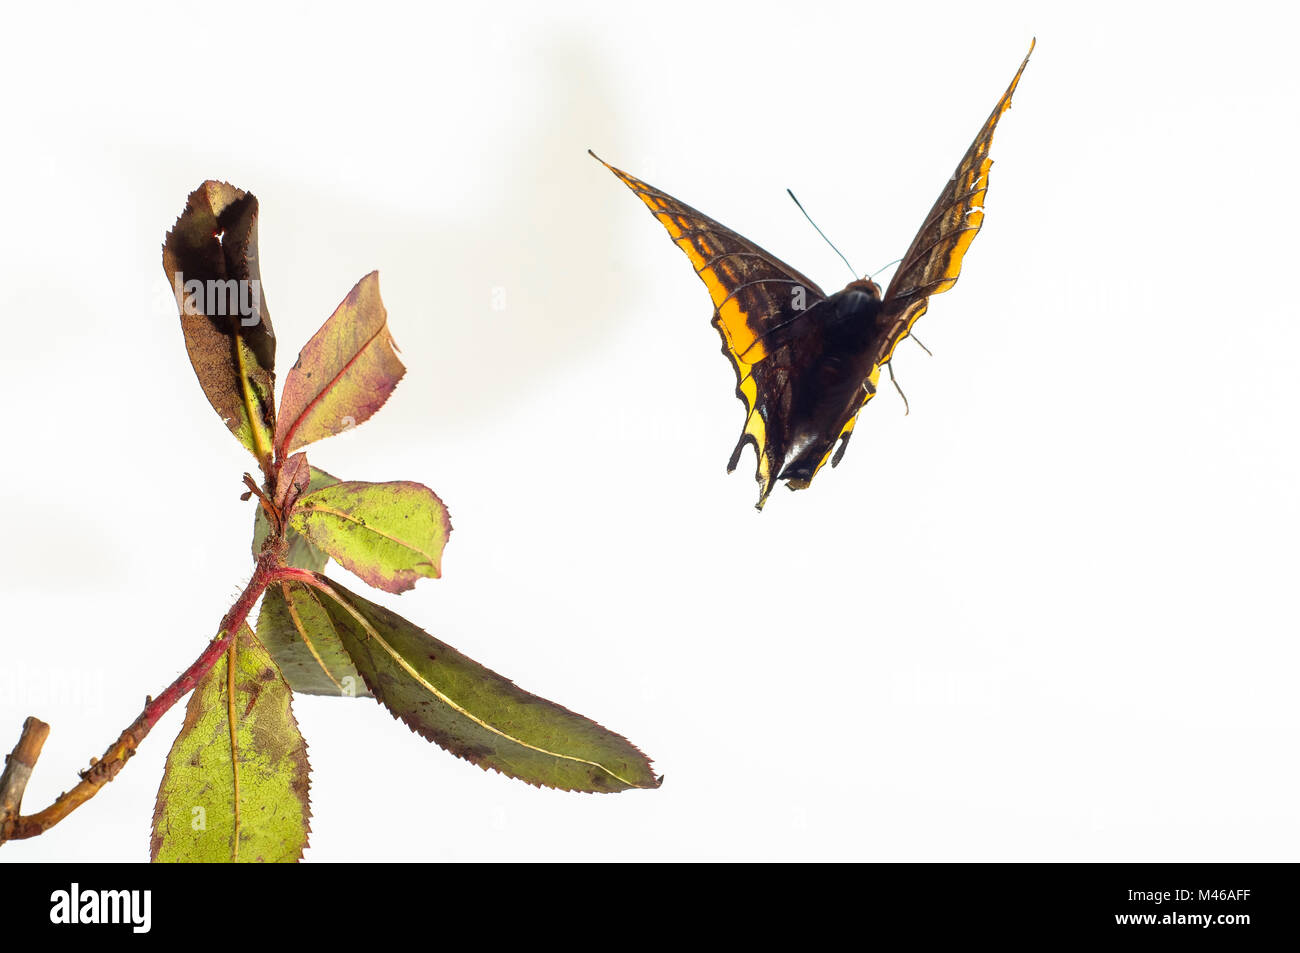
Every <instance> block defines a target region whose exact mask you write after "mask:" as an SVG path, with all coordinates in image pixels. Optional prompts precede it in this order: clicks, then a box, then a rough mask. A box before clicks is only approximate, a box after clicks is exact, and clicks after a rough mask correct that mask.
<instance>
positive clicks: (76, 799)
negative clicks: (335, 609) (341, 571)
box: [0, 551, 315, 844]
mask: <svg viewBox="0 0 1300 953" xmlns="http://www.w3.org/2000/svg"><path fill="white" fill-rule="evenodd" d="M304 577H310V578H312V579H314V578H315V577H314V576H312V574H310V573H306V572H304V571H303V570H300V569H292V568H289V567H286V566H281V565H278V554H277V553H274V552H269V551H268V552H266V553H265V554H263V555H262V556H261V557H260V558H259V559H258V561H257V566H256V568H254V570H253V578H252V579H250V580H249V582H248V585H247V586H246V587H245V588H244V591H243V592H242V593H240V595H239V598H238V599H237V600H236V601H235V604H234V605H233V606H231V607H230V611H229V612H227V613H226V614H225V616H224V617H223V618H222V620H221V627H220V629H219V630H218V632H217V636H216V638H214V639H213V640H212V641H211V642H209V643H208V646H207V648H205V649H204V650H203V653H202V654H201V655H199V657H198V658H197V659H195V660H194V663H193V664H192V665H190V667H189V668H187V669H186V670H185V671H184V672H182V673H181V675H180V677H179V678H177V679H176V681H174V682H172V683H171V684H170V685H168V686H167V688H165V689H164V690H163V692H162V694H160V695H159V696H158V697H157V698H146V699H145V705H144V710H143V711H141V712H140V715H139V717H137V718H136V719H135V721H133V722H131V724H130V725H128V726H127V727H126V729H125V730H124V731H123V732H122V733H121V734H120V735H119V736H118V737H117V740H116V741H114V742H113V743H112V744H111V745H109V746H108V749H107V750H106V751H105V752H104V755H103V757H101V758H100V759H99V760H97V761H92V762H91V766H90V768H89V769H88V770H86V771H84V772H82V775H81V783H80V784H78V785H77V786H76V787H74V788H73V789H72V790H70V791H67V792H65V793H63V794H60V795H59V797H58V798H56V799H55V801H54V803H53V804H51V805H50V806H49V807H47V808H45V809H44V810H42V811H39V812H38V813H36V814H29V815H22V814H19V813H18V810H19V807H20V805H21V802H22V794H23V788H25V787H26V783H27V778H28V777H29V776H30V775H31V769H32V767H33V766H34V765H35V763H36V757H37V756H39V754H40V744H39V743H35V744H33V740H34V739H33V737H32V735H33V732H35V733H37V734H39V735H40V741H43V740H44V734H43V733H41V732H40V731H39V727H45V726H44V725H43V723H42V722H40V721H38V720H37V719H35V718H29V719H28V720H27V722H26V723H25V724H24V732H23V738H22V739H20V741H19V744H18V746H17V747H16V748H15V749H14V753H13V755H11V756H10V757H9V759H8V760H9V762H10V766H11V767H14V770H13V771H11V770H9V769H8V768H6V770H5V773H4V782H3V787H4V791H3V794H4V798H3V804H0V810H2V811H3V813H0V844H3V843H4V842H5V841H7V840H23V839H25V838H28V837H35V836H37V835H38V834H43V833H44V832H45V831H47V830H49V829H50V828H51V827H53V826H54V825H55V824H57V823H58V822H59V821H61V820H63V819H64V818H65V817H67V816H68V815H69V814H71V813H72V812H73V811H74V810H76V809H77V808H78V807H80V806H81V805H82V804H84V803H85V802H86V801H89V800H90V799H91V798H92V797H94V796H95V795H96V794H97V793H98V792H99V789H100V788H102V787H103V786H104V785H105V784H107V783H108V782H109V781H112V780H113V778H115V777H117V773H118V772H119V771H121V770H122V766H123V765H125V764H126V762H127V761H128V760H130V758H131V756H132V755H134V754H135V751H136V748H138V747H139V746H140V743H141V742H142V741H144V739H145V737H146V736H147V735H148V734H149V731H150V730H151V729H152V728H153V726H154V725H156V724H157V723H158V721H159V719H161V718H162V716H163V715H165V714H167V712H168V711H169V710H170V709H171V707H172V706H173V705H175V704H176V703H177V702H178V701H180V700H181V699H182V698H184V697H185V696H186V695H187V694H189V693H190V691H192V690H193V688H194V686H195V685H197V684H198V682H199V680H200V679H201V678H203V676H204V675H206V674H207V673H208V672H209V671H210V670H211V669H212V666H214V665H216V664H217V660H218V659H220V658H221V656H222V655H224V654H225V653H226V651H227V650H228V649H229V640H230V636H231V635H233V634H234V633H236V632H238V631H239V628H240V626H242V625H243V624H244V622H245V621H246V620H247V618H248V614H249V612H251V611H252V608H253V605H254V603H256V602H257V600H258V597H259V596H261V595H262V592H263V591H264V590H265V589H266V587H267V586H269V585H271V584H272V583H274V582H277V581H279V580H282V579H286V580H287V579H298V580H300V581H306V580H305V578H304ZM33 723H34V724H33ZM37 726H39V727H37ZM45 730H46V731H48V728H46V729H45ZM33 749H34V750H33Z"/></svg>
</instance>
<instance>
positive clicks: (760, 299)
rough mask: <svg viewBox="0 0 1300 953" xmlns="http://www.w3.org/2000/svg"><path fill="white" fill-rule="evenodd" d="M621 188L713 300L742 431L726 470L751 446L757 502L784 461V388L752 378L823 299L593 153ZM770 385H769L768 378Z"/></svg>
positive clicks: (748, 246)
mask: <svg viewBox="0 0 1300 953" xmlns="http://www.w3.org/2000/svg"><path fill="white" fill-rule="evenodd" d="M591 156H592V158H594V159H596V160H597V161H598V162H600V163H601V164H602V165H604V166H605V168H607V169H609V170H610V171H611V172H613V173H614V174H615V175H616V176H618V177H619V178H620V179H622V180H623V183H624V184H625V185H626V186H627V187H628V188H629V189H631V190H632V191H633V192H634V193H635V194H636V196H637V198H639V199H641V201H642V202H644V203H645V204H646V206H647V207H648V208H649V209H650V211H651V212H652V213H653V214H654V216H655V218H657V219H658V220H659V223H660V224H661V225H663V227H664V228H666V229H667V230H668V234H669V235H670V236H671V237H672V239H673V241H674V242H675V243H676V244H677V247H678V248H680V249H681V250H682V251H683V252H685V253H686V257H687V258H689V259H690V260H691V264H692V265H693V266H694V268H695V273H696V274H697V275H699V277H700V280H701V281H703V282H704V284H705V287H707V288H708V289H709V295H710V297H712V299H713V326H714V327H715V328H717V329H718V333H719V334H721V335H722V352H723V353H724V354H726V355H727V357H728V359H729V360H730V361H731V366H732V367H733V368H734V369H735V371H736V396H737V397H739V398H740V399H741V400H742V401H743V402H744V404H745V413H746V416H745V427H744V430H743V431H742V432H741V435H740V441H739V442H738V443H737V444H736V451H735V453H733V454H732V457H731V461H730V463H729V465H728V467H727V469H728V471H730V470H733V469H735V467H736V463H737V462H738V460H739V457H740V451H741V449H742V448H743V447H744V445H745V444H746V443H752V444H753V445H754V449H755V451H756V452H757V454H758V472H757V474H756V476H757V479H758V482H759V484H760V485H761V487H762V490H761V494H762V497H763V498H766V497H767V494H768V492H769V491H770V490H771V487H772V483H773V482H774V480H775V478H776V474H777V473H778V472H779V471H780V467H781V463H782V462H783V460H784V457H785V449H786V448H785V447H784V446H783V444H784V440H783V438H782V437H781V436H780V433H779V432H778V431H779V429H780V421H778V420H776V419H775V416H774V415H773V414H772V413H771V412H770V410H771V408H772V406H773V404H774V401H775V400H776V399H777V397H778V395H776V394H774V393H769V392H770V391H772V390H773V389H774V387H773V386H772V385H775V386H776V387H777V388H779V387H780V386H782V384H783V382H784V380H785V378H784V377H782V376H781V375H779V374H776V375H767V374H766V373H765V372H764V371H759V372H758V373H757V374H756V373H755V367H756V366H760V365H763V362H764V361H765V360H766V359H767V358H768V356H769V354H770V353H772V352H774V351H780V350H783V349H784V348H785V347H786V346H787V344H788V342H789V341H790V339H791V338H792V337H793V336H794V329H795V328H796V326H798V325H802V324H803V322H802V321H801V320H800V319H801V318H803V317H804V316H805V315H806V314H807V312H808V311H809V310H811V309H812V308H813V307H814V306H816V305H818V304H819V303H821V302H823V301H825V300H826V294H825V292H823V291H822V290H821V289H820V288H818V287H817V285H815V284H814V283H813V282H811V281H809V280H808V279H807V278H805V277H804V276H803V275H801V274H800V273H799V272H797V271H795V270H794V269H793V268H791V267H790V266H789V265H787V264H785V263H784V262H782V261H781V260H780V259H779V258H777V257H776V256H775V255H772V254H770V253H769V252H766V251H764V250H763V249H762V248H760V247H759V246H757V245H755V244H754V243H753V242H751V241H749V240H748V239H746V238H744V237H742V236H740V235H738V234H736V233H735V232H733V231H732V230H731V229H729V228H727V227H726V226H725V225H722V224H720V223H718V222H716V221H714V220H713V219H711V218H709V217H708V216H707V215H704V214H702V213H701V212H698V211H696V210H695V209H693V208H691V207H690V206H689V205H687V204H685V203H684V202H679V201H677V199H675V198H673V197H672V196H671V195H668V194H667V193H666V192H661V191H660V190H659V189H656V188H654V187H653V186H650V185H647V184H646V183H645V182H642V181H641V180H640V179H638V178H636V177H634V176H631V175H628V174H627V173H626V172H623V171H621V170H619V169H616V168H614V167H613V166H612V165H610V164H609V163H608V162H605V160H603V159H601V158H600V156H598V155H596V153H594V152H592V153H591ZM769 376H770V377H773V378H774V379H773V381H772V382H771V385H769V383H768V381H767V377H769Z"/></svg>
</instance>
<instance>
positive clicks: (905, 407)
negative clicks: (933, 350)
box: [885, 341, 925, 417]
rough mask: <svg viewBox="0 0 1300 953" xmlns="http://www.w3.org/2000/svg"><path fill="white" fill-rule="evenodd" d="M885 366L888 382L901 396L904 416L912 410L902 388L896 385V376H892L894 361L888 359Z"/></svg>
mask: <svg viewBox="0 0 1300 953" xmlns="http://www.w3.org/2000/svg"><path fill="white" fill-rule="evenodd" d="M917 343H918V344H919V343H920V342H919V341H918V342H917ZM921 346H922V347H924V346H925V345H924V344H922V345H921ZM885 366H886V367H887V368H889V381H890V383H891V384H893V385H894V390H896V391H898V396H899V397H901V398H903V416H904V417H906V416H907V415H908V414H910V413H911V412H912V408H911V407H910V406H909V405H908V403H907V395H906V394H904V393H903V388H902V387H900V386H898V378H897V377H895V376H894V362H893V361H889V362H887V363H886V364H885Z"/></svg>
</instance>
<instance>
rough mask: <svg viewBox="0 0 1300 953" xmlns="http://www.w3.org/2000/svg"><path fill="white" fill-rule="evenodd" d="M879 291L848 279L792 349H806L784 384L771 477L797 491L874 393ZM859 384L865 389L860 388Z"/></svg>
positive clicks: (880, 315)
mask: <svg viewBox="0 0 1300 953" xmlns="http://www.w3.org/2000/svg"><path fill="white" fill-rule="evenodd" d="M882 319H883V317H882V306H881V301H880V289H879V287H877V286H876V285H875V284H874V283H872V282H870V281H861V282H854V283H853V284H851V285H849V286H848V287H847V288H845V289H844V290H843V291H839V292H836V293H835V294H833V295H831V297H830V298H829V299H828V300H827V301H826V304H825V305H824V306H823V307H822V308H821V309H820V310H819V313H818V314H817V323H816V328H815V330H813V331H812V333H810V334H809V335H808V339H807V340H806V341H798V342H796V343H795V344H794V346H795V347H796V348H801V347H806V348H808V354H807V356H806V357H805V359H804V360H803V361H802V362H800V363H802V364H803V370H802V372H801V373H799V374H797V375H796V376H794V377H793V378H792V380H791V382H790V397H791V402H790V413H789V414H788V417H787V419H788V420H789V421H790V422H791V424H792V426H791V427H790V429H789V433H788V441H787V443H786V448H785V449H786V453H785V458H784V460H782V461H780V463H781V465H780V467H779V468H778V477H777V479H784V480H788V481H790V486H791V487H793V488H795V489H803V488H804V487H806V486H807V485H808V484H809V482H811V480H812V478H813V476H814V475H815V474H816V473H817V471H818V470H819V469H820V468H821V466H822V464H824V463H825V462H826V460H827V458H828V457H829V455H830V453H831V451H832V450H833V449H834V446H835V443H836V442H837V441H838V440H839V439H840V436H841V434H842V433H843V431H844V428H845V426H846V425H847V424H848V423H849V422H850V421H851V420H852V419H853V418H854V416H855V415H856V414H857V412H858V410H859V409H860V408H861V407H862V404H863V401H864V400H865V398H866V396H867V395H868V394H869V393H874V390H875V384H874V379H875V377H876V367H875V356H876V352H877V350H878V347H877V345H878V343H879V340H880V326H879V325H880V322H881V320H882ZM864 388H870V390H868V391H864Z"/></svg>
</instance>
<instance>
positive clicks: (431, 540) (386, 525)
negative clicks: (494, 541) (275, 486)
mask: <svg viewBox="0 0 1300 953" xmlns="http://www.w3.org/2000/svg"><path fill="white" fill-rule="evenodd" d="M289 525H290V526H292V527H293V528H294V529H295V530H297V531H298V532H299V533H301V534H302V535H303V536H306V537H307V538H308V539H309V540H311V541H312V542H313V543H315V544H316V545H317V546H319V547H320V548H321V549H323V550H325V552H326V553H328V554H329V555H330V556H332V557H333V558H334V559H336V560H337V561H338V562H339V564H340V565H342V566H345V567H346V568H347V569H349V570H351V571H352V572H354V573H356V574H357V575H358V576H360V577H361V578H362V579H364V580H365V581H366V582H367V583H369V584H370V585H372V586H374V587H375V588H377V589H383V590H385V591H387V592H405V591H406V590H407V589H410V588H411V587H412V586H414V585H415V582H416V580H417V579H419V578H420V577H421V576H424V577H427V578H430V579H437V578H438V577H439V576H441V575H442V550H443V547H444V546H446V545H447V535H448V534H449V533H450V532H451V520H450V519H449V518H448V516H447V508H446V507H445V506H443V504H442V500H440V499H438V497H437V496H436V495H435V494H434V492H433V491H432V490H430V489H429V488H428V487H427V486H422V485H421V484H419V483H411V482H408V481H405V480H399V481H396V482H393V483H362V482H359V481H346V482H343V483H335V484H334V485H332V486H327V487H323V488H321V489H319V490H314V491H312V492H310V493H305V494H303V495H302V496H301V497H299V498H298V505H297V506H296V507H294V509H293V512H292V513H290V515H289Z"/></svg>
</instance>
